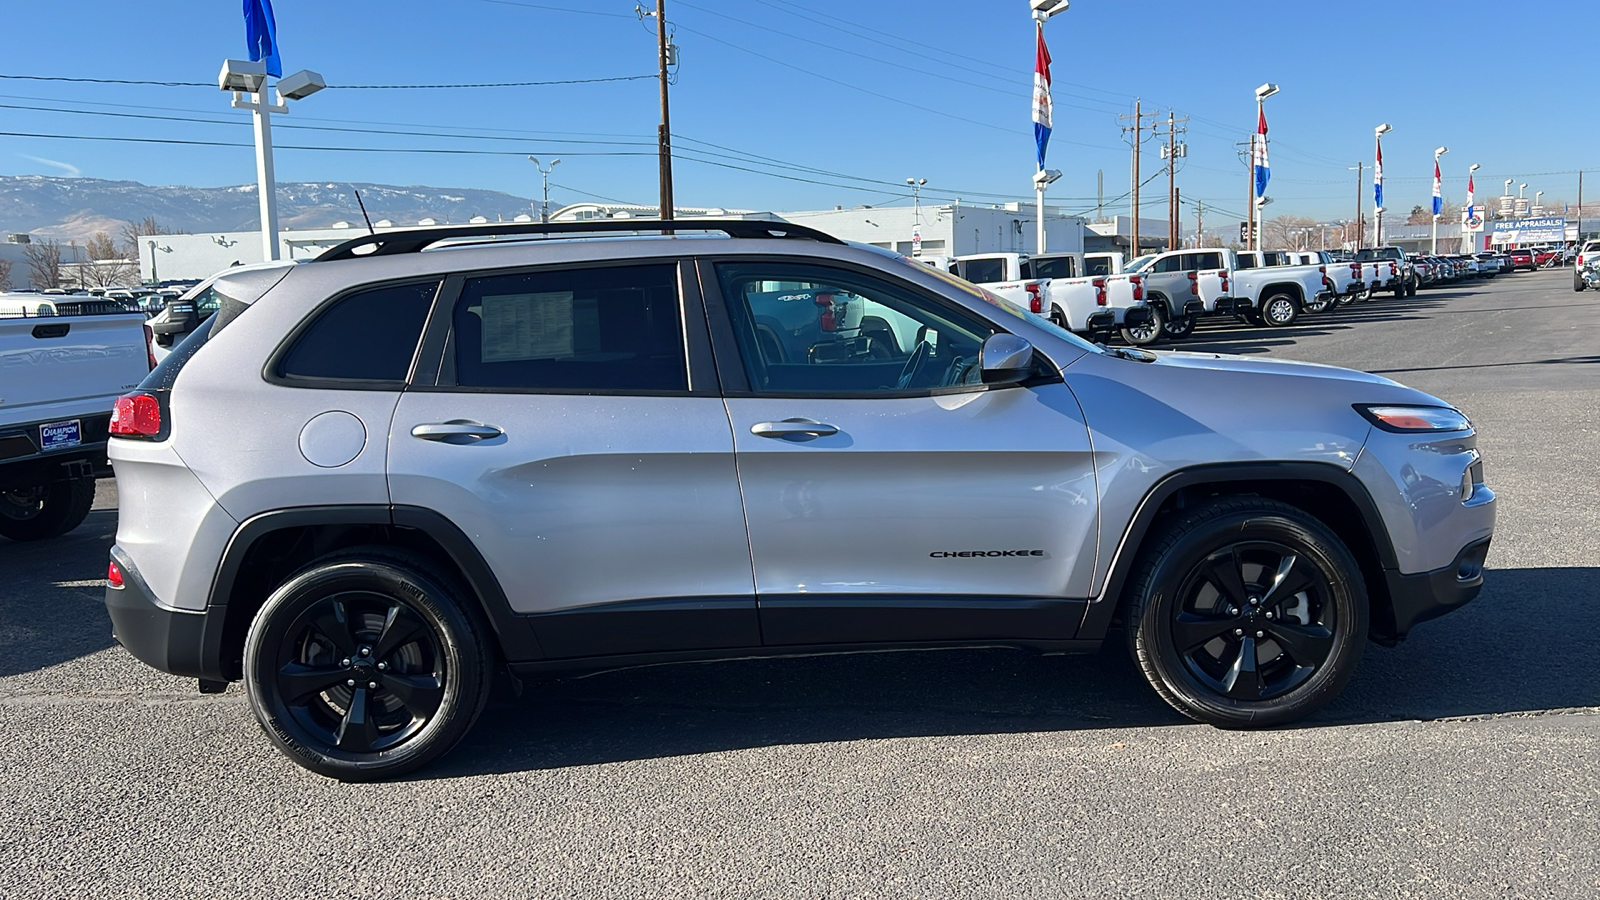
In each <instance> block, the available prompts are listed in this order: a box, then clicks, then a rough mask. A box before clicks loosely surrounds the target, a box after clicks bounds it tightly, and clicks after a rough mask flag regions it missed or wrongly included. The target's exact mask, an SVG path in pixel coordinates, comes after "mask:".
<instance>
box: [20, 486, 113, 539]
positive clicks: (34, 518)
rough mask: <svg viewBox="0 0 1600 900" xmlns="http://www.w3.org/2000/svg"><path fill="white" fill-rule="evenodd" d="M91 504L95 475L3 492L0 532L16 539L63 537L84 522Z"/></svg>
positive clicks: (92, 503) (92, 501)
mask: <svg viewBox="0 0 1600 900" xmlns="http://www.w3.org/2000/svg"><path fill="white" fill-rule="evenodd" d="M91 506H94V479H93V478H74V479H72V480H70V481H56V482H52V483H50V484H41V485H39V486H38V487H32V488H23V489H21V490H16V491H4V492H0V535H4V536H6V537H8V538H10V539H12V540H13V541H42V540H45V539H46V538H53V537H60V536H61V535H63V534H66V533H67V532H69V531H71V530H72V529H74V528H77V527H78V526H79V525H82V524H83V520H84V519H85V518H87V517H88V515H89V508H90V507H91Z"/></svg>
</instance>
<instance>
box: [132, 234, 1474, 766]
mask: <svg viewBox="0 0 1600 900" xmlns="http://www.w3.org/2000/svg"><path fill="white" fill-rule="evenodd" d="M623 231H627V232H633V234H632V235H631V236H628V237H626V238H622V237H620V236H619V235H616V234H608V233H610V232H623ZM641 231H644V232H654V233H656V234H655V235H654V236H651V235H646V234H640V233H639V232H641ZM663 233H665V236H663ZM599 234H604V235H607V236H608V237H611V238H612V239H610V240H592V239H582V238H585V237H593V236H595V235H599ZM691 234H693V235H694V236H695V237H697V238H698V239H691V238H690V236H691ZM489 238H500V239H498V240H489ZM506 238H510V239H506ZM215 288H216V291H217V293H218V295H219V298H220V300H219V308H218V310H217V312H216V314H215V315H213V316H211V317H210V318H209V319H207V320H206V322H205V323H203V324H202V325H201V326H200V328H199V329H198V330H197V331H196V332H195V333H194V334H193V335H191V336H190V337H189V338H187V339H186V340H185V341H184V342H183V343H182V344H180V345H179V346H178V347H176V348H175V349H174V351H173V353H172V354H171V356H169V357H168V358H167V359H166V360H165V361H164V362H163V363H162V364H161V365H160V366H159V367H158V368H157V369H156V370H155V371H154V372H153V373H151V375H150V378H149V380H148V381H146V382H145V383H144V384H143V385H141V386H140V389H139V390H138V391H137V392H135V393H132V394H129V395H128V396H125V397H123V398H121V399H120V400H119V401H118V402H117V406H116V413H115V419H114V424H113V426H112V431H113V433H114V435H115V436H114V437H113V438H112V439H111V450H110V456H111V458H112V460H113V461H114V464H115V467H116V474H117V477H118V479H119V482H120V488H121V490H120V496H121V502H122V509H121V520H120V522H119V523H118V531H117V541H116V545H115V547H113V549H112V551H111V566H110V572H109V578H108V583H109V587H108V588H107V591H106V604H107V606H108V607H109V609H110V613H111V618H112V621H113V624H114V630H115V634H116V637H117V638H118V640H120V641H121V642H122V644H123V645H124V646H126V647H127V648H128V649H129V650H130V651H132V652H133V654H134V655H135V656H138V657H139V658H140V659H143V660H145V661H146V662H148V663H150V664H151V665H153V666H156V667H157V668H160V669H163V670H165V671H167V672H172V673H177V674H182V675H185V676H190V677H196V678H198V679H199V683H200V689H201V690H203V691H217V690H221V689H222V688H223V687H224V686H225V685H226V683H227V682H230V681H234V680H240V679H242V680H243V681H244V683H245V688H246V693H247V696H248V698H249V702H250V705H251V707H252V708H253V710H254V712H255V714H256V716H257V717H258V719H259V720H260V722H261V725H262V727H263V730H264V731H265V732H266V734H267V737H268V738H269V739H270V740H271V741H272V742H273V743H275V744H277V745H278V746H279V747H280V748H281V749H282V750H284V751H285V752H286V753H287V754H288V755H289V756H290V757H291V758H292V759H294V760H295V761H296V762H298V763H300V764H301V765H303V766H305V767H307V768H309V769H312V770H315V771H317V772H321V773H324V774H327V775H331V776H335V777H338V778H343V779H352V780H360V779H374V778H382V777H389V776H394V775H397V774H399V773H401V772H405V771H407V770H410V769H413V768H415V767H417V766H420V765H423V764H424V763H426V762H428V761H430V760H432V759H435V758H436V757H438V756H439V755H441V754H443V753H445V752H446V751H447V750H449V749H450V748H451V747H452V746H453V745H454V744H456V742H458V741H459V740H460V739H461V737H462V736H463V735H464V734H465V733H466V732H467V730H468V729H469V727H470V726H471V725H472V722H473V720H474V719H475V718H476V717H477V715H478V713H479V711H480V709H481V708H482V707H483V704H484V701H485V697H486V696H487V694H488V692H489V688H490V685H491V682H492V681H493V680H495V679H496V678H512V679H514V678H520V677H527V676H538V677H546V676H549V675H551V674H559V673H570V672H577V671H584V670H590V671H592V670H595V669H604V668H617V667H624V666H635V665H645V664H655V663H662V662H671V661H681V660H696V659H707V658H725V657H751V656H782V655H786V654H791V655H792V654H812V653H818V652H849V651H879V650H901V649H922V648H935V647H952V646H1006V647H1018V648H1026V649H1031V650H1038V651H1050V652H1063V651H1067V652H1088V651H1093V650H1095V649H1096V648H1097V647H1099V646H1100V645H1101V644H1102V643H1104V642H1105V641H1106V640H1108V639H1111V636H1113V635H1115V636H1116V639H1118V640H1122V639H1125V640H1126V641H1127V643H1128V645H1129V647H1130V649H1131V651H1132V652H1133V654H1134V655H1135V656H1136V657H1137V659H1138V663H1139V665H1140V666H1141V668H1142V669H1143V672H1144V674H1145V676H1146V677H1147V678H1148V679H1149V681H1150V683H1151V684H1152V685H1154V687H1155V689H1156V690H1157V691H1158V692H1159V693H1160V695H1161V696H1162V697H1163V698H1164V699H1165V700H1166V701H1167V702H1169V703H1171V704H1172V705H1173V706H1174V707H1176V708H1177V709H1179V710H1181V711H1182V712H1184V713H1186V714H1187V715H1189V716H1192V717H1194V718H1196V719H1199V720H1201V721H1204V722H1209V723H1213V724H1215V725H1220V726H1225V727H1241V726H1267V725H1276V724H1281V723H1285V722H1291V721H1294V720H1296V719H1299V718H1300V717H1302V716H1305V715H1306V714H1308V713H1310V712H1312V711H1313V710H1315V709H1317V708H1318V707H1320V706H1322V705H1323V704H1324V703H1326V702H1327V701H1328V700H1329V699H1331V698H1332V697H1333V696H1335V695H1336V694H1337V693H1338V692H1339V690H1340V688H1341V687H1342V686H1343V685H1344V683H1345V682H1346V680H1348V679H1349V678H1350V675H1351V672H1352V671H1353V670H1354V667H1355V665H1356V662H1357V659H1358V658H1359V657H1360V655H1361V650H1362V647H1363V646H1364V643H1365V640H1366V639H1368V638H1371V639H1373V640H1377V641H1380V642H1383V643H1392V642H1396V641H1399V640H1400V639H1401V638H1403V637H1405V635H1406V633H1407V631H1408V630H1409V629H1410V628H1411V627H1412V626H1413V625H1415V624H1416V623H1418V622H1420V621H1422V620H1424V619H1428V618H1431V617H1433V616H1437V615H1440V614H1442V613H1444V612H1446V611H1448V610H1450V609H1453V608H1455V607H1458V606H1460V605H1461V604H1463V603H1466V602H1467V601H1468V600H1470V599H1471V598H1472V597H1473V596H1475V595H1476V594H1477V593H1478V590H1479V587H1480V585H1481V584H1482V578H1483V574H1482V570H1483V563H1484V557H1485V555H1486V553H1487V552H1488V548H1489V539H1490V536H1491V534H1492V531H1493V526H1494V494H1493V493H1492V492H1491V491H1490V490H1489V489H1488V488H1487V487H1486V486H1485V485H1484V481H1483V468H1482V464H1481V462H1480V460H1479V456H1478V451H1477V449H1476V446H1475V445H1476V436H1475V434H1474V432H1473V430H1472V426H1471V425H1470V424H1469V423H1468V421H1467V420H1466V418H1464V417H1463V416H1462V415H1461V413H1459V412H1457V411H1456V410H1455V409H1453V408H1451V407H1450V406H1449V405H1448V404H1446V403H1444V402H1442V401H1440V400H1438V399H1435V398H1434V397H1431V396H1428V395H1427V394H1423V393H1421V392H1418V391H1415V390H1411V389H1409V388H1406V387H1403V386H1401V385H1399V384H1396V383H1395V382H1392V381H1389V380H1387V379H1384V378H1379V377H1377V376H1373V375H1367V374H1363V373H1360V372H1352V371H1346V370H1343V369H1336V368H1330V367H1325V366H1315V365H1308V364H1301V363H1293V362H1286V361H1282V360H1264V359H1243V358H1238V357H1230V356H1219V355H1213V354H1188V353H1162V354H1153V353H1147V352H1144V351H1139V350H1127V349H1106V348H1103V347H1099V346H1096V345H1092V344H1089V343H1086V342H1084V341H1082V340H1080V339H1079V338H1077V337H1075V336H1073V335H1072V334H1071V333H1069V332H1066V331H1063V330H1061V329H1059V328H1057V327H1055V326H1053V325H1051V324H1050V323H1049V322H1048V321H1046V320H1044V319H1042V318H1039V317H1038V316H1033V315H1027V314H1023V313H1019V312H1018V311H1016V310H1015V309H1014V308H1013V307H1012V306H1010V305H1009V304H1006V303H1004V302H1000V301H999V300H997V298H995V297H994V296H993V295H991V294H989V293H987V292H985V291H983V290H981V289H978V288H976V287H974V286H973V285H971V284H969V283H967V282H965V281H962V280H960V279H957V278H955V277H953V276H950V275H947V274H945V273H942V272H939V271H937V270H934V269H930V268H928V267H927V266H921V265H917V264H915V263H913V262H911V261H910V260H907V259H905V258H903V257H900V256H897V255H894V254H892V253H888V252H886V251H880V250H877V249H875V248H871V247H865V246H856V245H847V244H844V243H841V242H839V241H838V240H836V239H834V238H831V237H829V236H827V235H824V234H821V233H819V232H815V231H811V230H809V229H805V228H801V227H797V226H792V225H787V224H783V223H771V222H749V221H734V222H722V221H704V220H702V221H689V222H648V223H645V222H639V221H636V220H635V221H607V222H594V223H580V224H572V225H567V224H562V225H548V226H540V225H490V226H479V227H468V228H457V229H430V230H426V231H413V232H405V231H401V232H390V233H385V234H378V235H371V236H364V237H360V238H357V239H355V240H353V241H350V242H348V243H346V244H344V245H341V246H339V247H337V248H334V249H332V250H329V251H328V252H326V253H324V254H323V255H322V256H321V257H320V258H319V259H318V260H317V261H315V262H311V263H305V264H302V265H297V266H290V267H284V268H280V269H266V270H256V271H250V272H241V273H238V274H233V275H226V276H223V277H222V278H219V279H218V280H217V281H216V283H215ZM1063 689H1064V690H1069V689H1070V687H1068V686H1063Z"/></svg>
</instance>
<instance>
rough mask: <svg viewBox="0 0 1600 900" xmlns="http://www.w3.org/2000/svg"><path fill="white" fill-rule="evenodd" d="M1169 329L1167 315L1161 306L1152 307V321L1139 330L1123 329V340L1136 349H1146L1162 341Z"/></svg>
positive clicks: (1138, 328)
mask: <svg viewBox="0 0 1600 900" xmlns="http://www.w3.org/2000/svg"><path fill="white" fill-rule="evenodd" d="M1166 329H1167V315H1166V312H1165V310H1163V309H1162V307H1160V306H1156V305H1152V306H1151V307H1150V321H1149V322H1147V323H1145V324H1144V325H1140V326H1139V327H1137V328H1126V327H1124V328H1122V329H1121V331H1122V339H1123V340H1124V341H1127V342H1128V343H1129V344H1131V345H1132V346H1135V347H1145V346H1149V345H1150V344H1154V343H1155V342H1156V341H1158V340H1160V339H1161V336H1162V335H1163V334H1164V333H1165V332H1166Z"/></svg>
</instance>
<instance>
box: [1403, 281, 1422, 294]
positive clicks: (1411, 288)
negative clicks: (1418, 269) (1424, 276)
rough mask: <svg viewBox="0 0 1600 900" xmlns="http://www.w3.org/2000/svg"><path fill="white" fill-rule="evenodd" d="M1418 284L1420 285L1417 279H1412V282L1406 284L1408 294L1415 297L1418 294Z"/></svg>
mask: <svg viewBox="0 0 1600 900" xmlns="http://www.w3.org/2000/svg"><path fill="white" fill-rule="evenodd" d="M1418 286H1419V285H1418V284H1417V282H1416V280H1415V279H1412V280H1411V282H1410V283H1408V284H1407V285H1406V296H1407V297H1415V296H1416V295H1417V288H1418Z"/></svg>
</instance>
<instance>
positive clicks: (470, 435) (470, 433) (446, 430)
mask: <svg viewBox="0 0 1600 900" xmlns="http://www.w3.org/2000/svg"><path fill="white" fill-rule="evenodd" d="M503 434H505V432H504V431H502V430H501V429H499V428H496V427H495V426H493V425H483V424H480V423H478V422H469V421H467V420H465V419H453V420H451V421H449V422H428V423H425V424H422V425H417V426H415V427H413V428H412V429H411V436H412V437H415V438H422V439H423V440H425V441H443V442H444V443H446V444H474V443H477V442H478V441H486V440H488V439H490V438H497V437H499V436H501V435H503Z"/></svg>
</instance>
